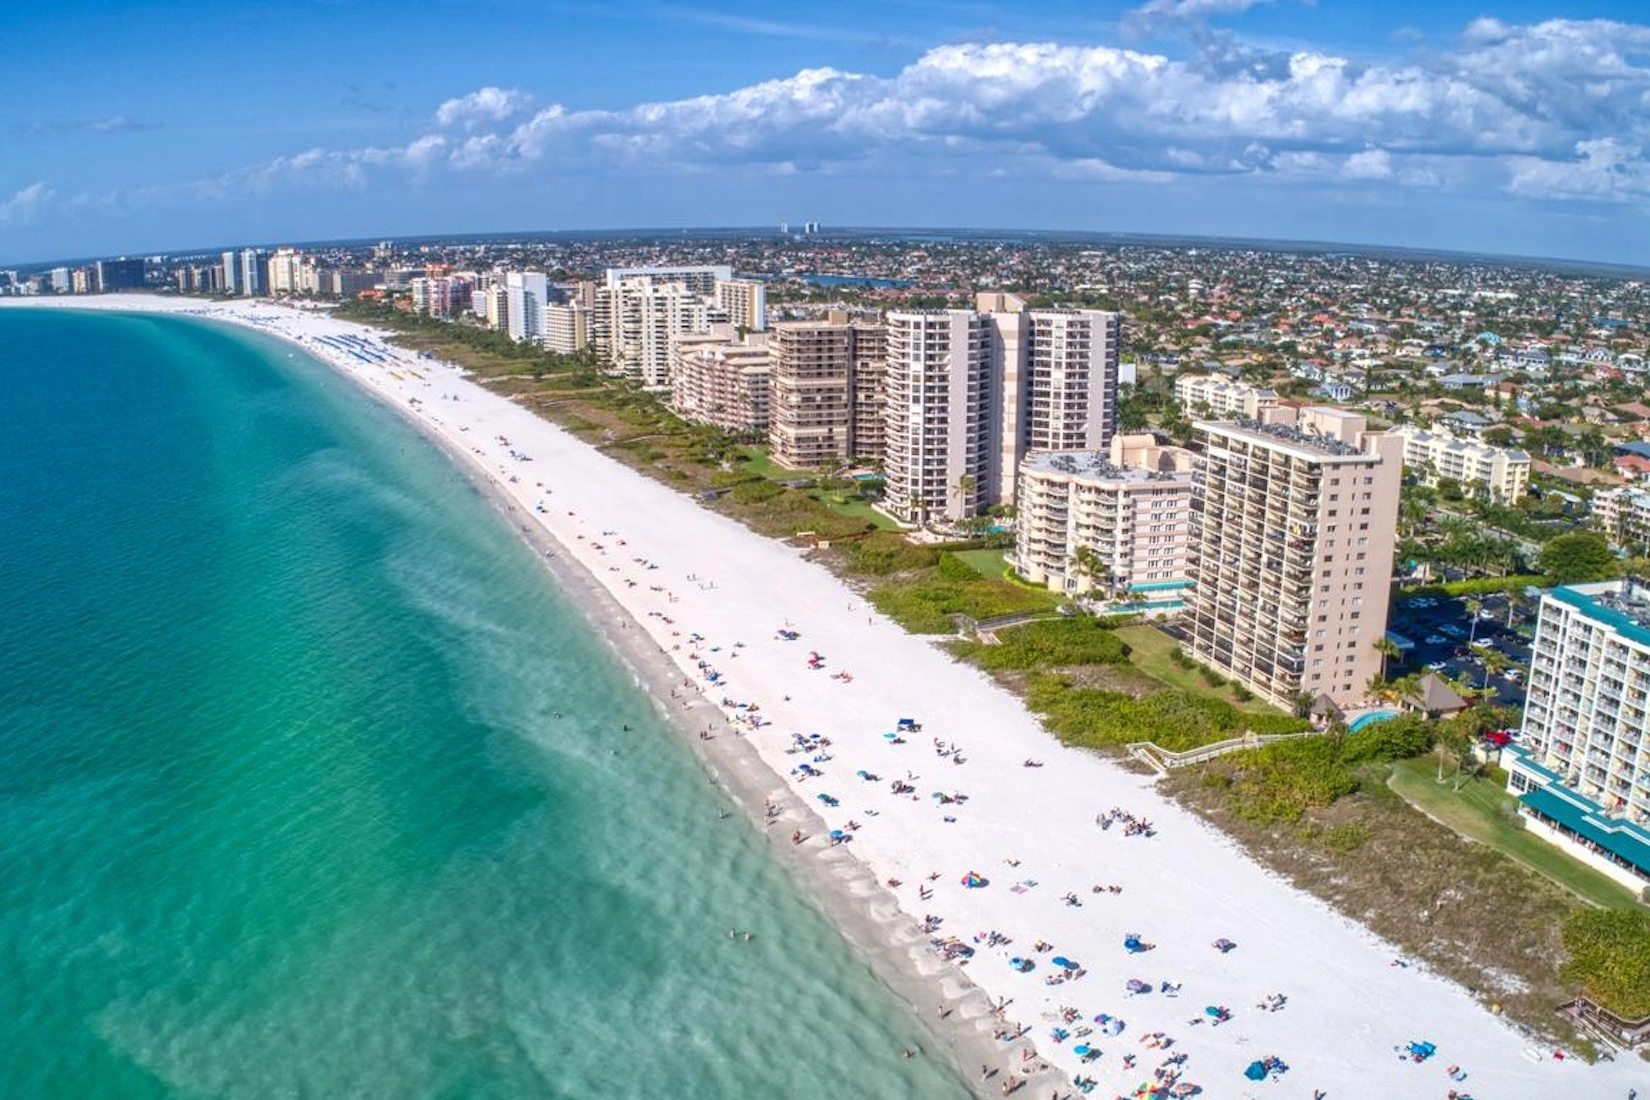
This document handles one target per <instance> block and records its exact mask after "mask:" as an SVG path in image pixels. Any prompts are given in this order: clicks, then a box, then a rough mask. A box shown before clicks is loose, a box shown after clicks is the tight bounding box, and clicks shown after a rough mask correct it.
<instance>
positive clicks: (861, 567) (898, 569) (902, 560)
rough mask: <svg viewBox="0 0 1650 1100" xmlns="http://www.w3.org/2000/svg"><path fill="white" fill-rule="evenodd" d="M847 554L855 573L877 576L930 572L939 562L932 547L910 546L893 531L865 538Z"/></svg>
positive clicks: (873, 534)
mask: <svg viewBox="0 0 1650 1100" xmlns="http://www.w3.org/2000/svg"><path fill="white" fill-rule="evenodd" d="M848 554H849V557H850V558H851V559H852V562H853V566H854V570H855V571H856V572H860V573H871V574H874V575H877V576H886V575H887V574H889V573H902V572H905V571H907V570H914V569H928V568H932V567H933V566H935V565H937V564H939V560H940V552H939V551H938V550H936V549H934V548H933V547H932V546H914V545H912V544H911V543H909V542H906V541H905V539H904V538H902V537H900V535H898V534H897V533H895V532H893V531H877V532H874V533H872V534H870V535H867V536H865V537H864V538H863V539H860V540H859V541H858V542H856V543H854V544H853V546H852V547H850V548H848Z"/></svg>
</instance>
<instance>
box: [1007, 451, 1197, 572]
mask: <svg viewBox="0 0 1650 1100" xmlns="http://www.w3.org/2000/svg"><path fill="white" fill-rule="evenodd" d="M1195 457H1196V456H1194V455H1193V454H1192V452H1191V451H1188V450H1184V449H1182V448H1180V447H1160V446H1158V445H1157V442H1156V440H1155V439H1154V438H1153V437H1152V436H1151V435H1119V436H1113V437H1112V440H1111V445H1110V447H1108V448H1107V449H1106V450H1104V451H1101V450H1071V451H1033V452H1032V453H1030V454H1028V455H1027V456H1026V457H1025V459H1024V460H1023V461H1022V462H1021V465H1020V478H1019V497H1018V506H1017V509H1016V511H1017V515H1018V519H1017V525H1018V530H1017V532H1016V539H1015V549H1014V569H1015V571H1016V572H1017V573H1018V574H1019V575H1020V576H1021V577H1022V578H1024V579H1025V580H1027V581H1030V582H1031V583H1033V584H1041V585H1045V586H1046V587H1048V588H1049V589H1051V590H1053V591H1055V592H1066V593H1070V594H1072V595H1082V594H1086V593H1096V594H1099V595H1103V596H1105V597H1106V598H1108V599H1115V600H1131V601H1139V602H1142V603H1152V602H1158V603H1162V602H1167V601H1172V600H1174V599H1177V598H1178V597H1180V596H1182V595H1183V594H1184V589H1185V587H1186V585H1187V584H1188V583H1189V575H1188V559H1189V554H1190V550H1191V518H1192V470H1193V461H1194V459H1195Z"/></svg>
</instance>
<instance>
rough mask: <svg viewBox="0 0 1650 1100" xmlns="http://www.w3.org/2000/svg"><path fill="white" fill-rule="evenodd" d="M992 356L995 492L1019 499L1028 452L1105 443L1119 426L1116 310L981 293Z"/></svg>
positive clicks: (1002, 497)
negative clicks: (1031, 304)
mask: <svg viewBox="0 0 1650 1100" xmlns="http://www.w3.org/2000/svg"><path fill="white" fill-rule="evenodd" d="M975 306H976V308H977V309H978V310H979V311H980V312H981V313H983V314H985V315H986V318H987V321H988V325H989V327H988V334H989V339H990V351H991V361H992V433H993V435H994V436H995V438H996V443H997V446H996V455H995V460H994V463H993V469H992V478H993V481H994V483H995V484H994V488H993V496H994V498H995V499H998V500H1003V501H1013V500H1015V499H1016V487H1015V483H1016V479H1017V478H1018V477H1019V473H1020V468H1021V460H1022V459H1024V458H1025V456H1026V455H1027V454H1028V453H1030V452H1032V451H1080V450H1103V449H1104V448H1105V447H1106V445H1107V444H1108V443H1110V441H1111V437H1112V434H1113V433H1114V432H1115V431H1116V430H1117V369H1118V368H1117V362H1118V348H1119V344H1120V342H1121V339H1122V318H1121V317H1120V315H1119V314H1116V313H1111V312H1107V311H1104V310H1097V309H1028V308H1027V307H1026V304H1025V302H1024V301H1022V300H1021V299H1020V298H1018V297H1017V296H1015V295H1013V294H1002V293H983V294H979V295H977V296H976V299H975Z"/></svg>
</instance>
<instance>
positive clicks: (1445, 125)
mask: <svg viewBox="0 0 1650 1100" xmlns="http://www.w3.org/2000/svg"><path fill="white" fill-rule="evenodd" d="M0 38H3V39H4V40H5V41H6V42H7V45H8V49H7V62H8V73H7V75H8V80H7V82H6V90H5V92H4V94H3V95H0V143H3V144H0V147H3V148H5V149H6V151H7V155H5V156H4V157H0V264H8V263H26V262H33V261H40V260H47V259H54V258H66V257H71V256H88V255H98V254H102V255H115V254H121V253H133V254H136V253H147V252H153V251H159V250H181V249H188V248H194V247H206V246H211V245H227V244H234V243H239V242H260V243H275V242H279V241H283V240H292V241H295V240H320V239H333V238H360V237H378V236H409V235H418V234H425V235H435V234H457V233H485V232H499V231H515V230H522V231H532V230H578V229H625V228H641V227H661V226H676V227H704V226H738V225H759V224H774V225H776V224H778V223H779V222H780V221H789V222H791V223H793V224H797V225H800V224H801V223H802V222H804V221H808V220H814V221H819V222H821V223H823V224H825V225H826V226H842V225H861V226H864V225H902V226H913V227H915V226H956V227H1017V228H1026V229H1064V230H1073V231H1092V232H1123V233H1160V234H1175V235H1212V236H1230V237H1254V238H1266V239H1280V240H1319V241H1342V242H1347V243H1362V244H1377V245H1390V246H1402V247H1414V248H1421V249H1428V248H1431V249H1445V250H1455V251H1470V252H1482V253H1493V254H1502V255H1524V256H1548V257H1559V258H1573V259H1581V260H1593V261H1602V262H1614V263H1625V264H1635V265H1642V264H1644V263H1646V262H1647V261H1646V256H1647V255H1650V247H1647V246H1650V219H1647V217H1646V215H1647V213H1650V160H1647V159H1646V157H1647V155H1650V153H1647V150H1650V15H1647V14H1646V13H1645V12H1644V9H1643V8H1642V5H1641V4H1638V3H1634V2H1631V0H1599V2H1591V3H1569V4H1558V3H1552V2H1549V3H1536V2H1531V0H1502V2H1497V0H1488V2H1487V3H1486V4H1485V6H1483V7H1479V6H1476V5H1474V6H1468V5H1463V4H1460V3H1455V2H1451V0H1439V2H1433V3H1420V2H1417V0H1394V2H1391V3H1385V4H1382V5H1379V6H1378V7H1377V6H1375V5H1369V4H1364V3H1354V2H1351V0H1318V3H1316V4H1315V5H1314V4H1308V3H1302V2H1301V0H1137V2H1135V3H1109V2H1103V0H1102V2H1082V0H1045V2H1042V3H1037V4H1026V5H1020V4H1006V3H989V2H969V0H960V2H955V3H945V2H941V0H879V2H876V3H868V2H863V0H850V2H845V3H840V4H833V5H830V6H829V7H828V8H825V7H821V6H818V5H809V6H806V7H804V6H800V5H797V6H792V5H780V4H772V3H768V4H755V3H717V4H709V3H699V4H674V3H657V2H649V3H635V4H622V3H621V4H606V5H603V4H595V3H584V2H572V3H558V2H528V0H477V2H476V3H474V4H471V5H467V6H463V7H461V8H457V9H455V8H454V7H453V6H452V5H447V4H437V3H431V2H427V0H411V2H409V3H403V4H398V5H384V4H370V5H369V4H358V3H352V2H349V0H307V2H305V0H287V2H283V3H270V2H265V0H240V2H237V3H235V4H233V5H216V6H207V7H201V6H198V5H195V4H193V3H184V2H180V0H127V2H109V0H105V2H98V0H90V2H86V3H81V4H77V5H57V6H22V5H13V6H9V7H8V9H7V10H6V11H5V13H4V14H0Z"/></svg>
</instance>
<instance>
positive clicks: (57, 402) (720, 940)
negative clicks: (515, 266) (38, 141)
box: [0, 310, 963, 1098]
mask: <svg viewBox="0 0 1650 1100" xmlns="http://www.w3.org/2000/svg"><path fill="white" fill-rule="evenodd" d="M558 711H559V712H560V713H561V714H562V717H561V718H560V719H559V720H558V719H557V718H555V717H554V715H555V713H556V712H558ZM624 724H628V725H630V726H631V732H630V733H628V734H627V733H624V732H623V731H622V730H621V726H622V725H624ZM0 761H3V765H0V1096H5V1097H20V1098H22V1097H28V1098H33V1097H43V1098H49V1097H69V1098H94V1097H95V1098H101V1097H329V1098H330V1097H386V1098H387V1097H394V1098H417V1097H452V1098H469V1097H569V1098H584V1097H592V1098H595V1097H603V1098H605V1097H644V1096H645V1097H662V1096H670V1097H682V1098H697V1097H706V1098H715V1097H778V1098H808V1097H820V1098H827V1097H829V1098H844V1097H950V1096H957V1095H960V1094H961V1093H962V1091H963V1090H962V1087H961V1085H960V1083H959V1081H958V1080H957V1078H956V1077H955V1076H954V1075H953V1073H952V1071H951V1070H950V1069H948V1068H947V1067H944V1066H941V1065H936V1064H933V1063H930V1062H929V1061H927V1060H925V1059H921V1058H918V1059H913V1060H910V1061H906V1060H903V1059H902V1058H901V1056H900V1051H901V1049H902V1048H903V1047H905V1046H907V1045H915V1044H917V1043H919V1042H921V1041H922V1036H921V1035H920V1034H919V1029H918V1025H917V1024H916V1022H915V1021H914V1020H913V1019H912V1017H911V1014H910V1012H909V1011H908V1010H907V1009H906V1008H904V1007H903V1006H902V1005H900V1004H898V1003H897V1002H896V1001H895V1000H894V998H893V997H892V995H891V994H889V993H888V992H887V991H886V990H884V989H883V988H882V987H881V986H880V985H878V984H877V983H876V982H875V981H874V979H873V978H872V977H871V976H870V975H869V973H868V972H867V971H866V970H865V968H864V967H863V966H862V965H861V964H859V963H858V962H857V961H856V960H855V959H854V958H853V957H852V956H851V955H850V954H849V952H848V949H847V948H846V946H845V945H844V944H843V942H842V941H841V939H840V938H839V937H838V936H837V935H836V934H835V932H834V931H833V930H832V929H831V928H830V927H829V925H828V924H827V923H826V922H825V920H824V919H823V918H822V917H821V916H819V915H818V914H817V913H815V912H814V911H813V910H812V909H810V908H809V907H808V905H807V904H806V903H804V902H803V900H802V899H801V898H800V897H799V895H798V894H797V892H796V891H795V890H794V889H792V887H791V885H790V884H789V883H788V882H787V881H786V880H785V878H784V876H783V874H782V873H781V872H780V871H779V870H778V869H777V868H775V867H774V866H773V865H771V864H770V862H769V860H768V859H767V856H766V854H765V851H764V842H763V841H762V840H761V838H760V837H758V836H756V835H755V833H754V831H753V830H752V829H751V828H750V827H749V826H748V825H747V824H745V823H744V821H743V819H742V818H740V817H730V818H728V819H727V820H721V819H719V816H718V815H719V813H720V811H722V810H723V809H725V808H727V807H726V805H725V803H724V801H723V800H722V797H721V796H720V795H719V794H718V793H717V791H716V790H715V789H714V788H712V787H711V786H710V785H709V784H708V783H707V781H706V779H705V777H704V775H703V774H702V773H701V772H700V770H699V769H698V768H697V767H696V765H695V763H694V761H693V759H692V757H691V754H690V753H689V752H688V751H687V749H686V748H685V747H684V746H683V745H681V743H680V742H679V741H678V740H677V739H676V738H675V737H674V735H673V734H671V733H670V732H669V731H668V730H667V729H666V728H665V727H664V725H663V723H662V721H661V720H660V719H659V718H658V717H657V716H656V714H655V713H654V711H653V710H652V708H651V707H650V705H649V704H648V703H647V702H646V700H645V699H644V698H643V697H642V696H641V694H640V693H639V692H638V691H637V690H636V689H635V688H634V687H633V686H632V685H631V683H630V681H629V678H628V675H627V674H626V673H625V672H624V670H623V669H622V667H621V666H619V665H618V663H617V662H616V660H615V659H613V658H612V657H611V655H610V654H609V653H608V651H607V650H606V649H605V648H604V647H603V646H602V645H601V644H600V643H599V641H598V640H597V639H596V638H594V637H593V636H592V635H591V633H590V630H589V628H588V627H587V626H586V625H585V624H584V623H583V622H582V621H581V620H580V619H579V618H578V617H577V615H576V613H575V612H574V611H573V610H572V608H571V607H570V606H569V605H568V604H567V603H566V602H565V601H564V600H563V599H562V598H561V597H560V595H559V593H558V592H557V591H556V589H555V588H554V586H553V584H552V582H551V580H550V579H549V577H548V576H547V575H546V574H545V573H544V571H543V570H542V569H541V568H540V567H539V564H538V563H537V562H536V561H535V560H534V557H533V554H532V552H531V551H530V550H529V549H528V548H527V547H526V546H524V545H522V544H521V543H519V542H518V541H517V540H516V539H515V537H514V536H513V535H512V534H511V533H510V532H509V531H508V530H507V529H506V527H505V525H504V524H503V523H502V522H501V521H500V520H498V519H497V518H496V517H495V516H494V514H493V512H492V510H491V508H490V507H489V506H488V505H487V504H486V502H485V501H484V500H483V499H482V498H481V497H480V496H479V494H478V493H477V492H476V491H475V490H474V488H473V487H472V486H471V485H470V484H469V483H468V482H466V481H465V480H464V479H463V478H462V477H461V476H460V475H459V474H458V473H457V472H456V471H455V470H454V469H453V468H452V467H451V466H450V465H449V463H448V462H447V460H446V459H445V458H444V457H443V456H441V455H439V454H438V453H436V452H435V451H434V450H433V449H432V448H431V447H430V446H429V445H428V444H426V443H425V442H424V441H422V440H421V439H420V438H419V437H418V436H416V435H415V434H414V432H413V431H412V430H411V428H409V427H408V426H407V425H405V424H403V423H402V422H401V421H400V420H399V419H398V418H397V417H396V416H395V415H394V414H393V413H391V412H389V411H388V410H385V409H382V408H380V407H378V406H375V405H373V404H372V403H371V402H369V401H368V400H367V399H366V398H365V397H363V396H362V395H360V394H359V393H357V392H356V391H355V390H354V389H353V388H352V387H351V386H350V384H349V383H347V382H345V381H344V380H342V379H339V378H337V377H335V376H334V375H332V374H331V373H330V372H329V371H328V370H327V368H326V367H325V366H323V365H321V364H319V363H316V362H314V361H313V360H310V359H307V358H306V357H304V356H302V355H300V354H295V353H294V352H292V351H291V349H289V348H288V347H286V346H285V345H284V344H280V343H277V342H275V341H273V340H266V339H263V338H260V337H258V336H256V335H254V334H243V333H239V332H236V333H230V332H228V331H225V330H220V329H217V328H213V327H210V326H206V325H202V324H198V323H193V322H188V321H183V320H177V319H166V318H156V317H138V316H112V315H92V314H68V313H55V312H46V311H39V312H29V311H9V310H8V311H0ZM730 926H738V927H740V928H749V929H751V930H753V931H754V932H755V933H756V938H755V940H753V941H752V942H750V943H746V942H744V941H736V942H730V941H729V940H728V939H727V936H726V930H727V929H728V928H729V927H730Z"/></svg>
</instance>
